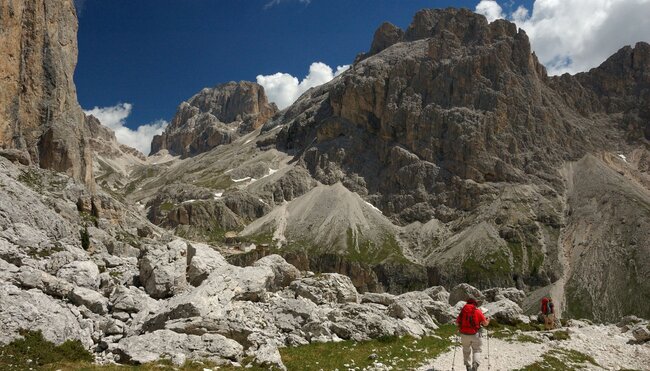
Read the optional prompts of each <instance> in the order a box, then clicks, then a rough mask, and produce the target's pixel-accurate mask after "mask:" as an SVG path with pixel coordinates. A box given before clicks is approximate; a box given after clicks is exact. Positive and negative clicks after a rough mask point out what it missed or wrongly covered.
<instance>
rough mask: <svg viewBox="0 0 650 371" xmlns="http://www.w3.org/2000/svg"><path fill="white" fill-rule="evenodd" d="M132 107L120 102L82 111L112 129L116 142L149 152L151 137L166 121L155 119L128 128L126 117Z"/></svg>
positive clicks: (160, 131) (161, 130)
mask: <svg viewBox="0 0 650 371" xmlns="http://www.w3.org/2000/svg"><path fill="white" fill-rule="evenodd" d="M132 109H133V105H132V104H130V103H121V104H117V105H115V106H112V107H103V108H100V107H95V108H93V109H91V110H87V111H84V113H85V114H86V115H93V116H95V117H96V118H97V119H98V120H99V122H101V123H102V125H104V126H106V127H108V128H110V129H111V130H113V131H114V132H115V137H116V138H117V141H118V142H120V143H122V144H126V145H127V146H130V147H133V148H135V149H137V150H138V151H140V152H142V153H144V154H149V152H151V139H153V136H154V135H158V134H161V133H162V132H163V130H165V127H167V124H168V123H167V121H165V120H157V121H154V122H152V123H150V124H146V125H140V126H138V128H137V129H135V130H133V129H130V128H128V127H126V119H127V117H129V115H130V114H131V110H132Z"/></svg>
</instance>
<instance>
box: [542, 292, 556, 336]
mask: <svg viewBox="0 0 650 371" xmlns="http://www.w3.org/2000/svg"><path fill="white" fill-rule="evenodd" d="M542 318H543V319H544V329H545V330H553V329H554V328H555V305H553V298H547V297H544V298H542Z"/></svg>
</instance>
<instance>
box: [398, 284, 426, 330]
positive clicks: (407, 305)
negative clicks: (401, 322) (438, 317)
mask: <svg viewBox="0 0 650 371" xmlns="http://www.w3.org/2000/svg"><path fill="white" fill-rule="evenodd" d="M434 303H435V302H434V301H433V299H431V297H430V296H429V295H427V294H425V293H423V292H419V291H414V292H407V293H405V294H402V295H399V296H398V297H396V298H395V302H394V303H393V304H391V305H390V306H389V307H388V315H390V316H392V317H395V318H399V319H412V320H414V321H416V322H417V323H419V324H422V325H423V326H425V327H426V328H429V329H437V328H438V326H437V325H436V322H435V320H434V319H433V318H432V317H431V315H430V314H429V311H428V308H429V307H432V306H433V305H434Z"/></svg>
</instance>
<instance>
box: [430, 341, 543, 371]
mask: <svg viewBox="0 0 650 371" xmlns="http://www.w3.org/2000/svg"><path fill="white" fill-rule="evenodd" d="M549 349H550V347H549V346H548V345H547V344H533V343H509V342H507V341H504V340H500V339H490V370H491V371H497V370H499V371H500V370H514V369H519V368H523V367H526V366H527V365H529V364H531V363H535V362H536V361H538V360H540V359H541V356H542V354H544V353H546V352H547V351H548V350H549ZM453 359H454V351H453V349H452V350H450V351H448V352H447V353H443V354H441V355H440V356H438V358H436V359H434V360H433V361H432V362H431V363H429V364H427V365H426V366H423V367H420V368H419V369H418V371H442V370H444V371H449V370H451V369H452V360H453ZM454 366H455V367H454V369H455V370H459V371H464V370H465V365H464V364H463V352H462V349H461V347H460V346H459V347H457V348H456V360H455V363H454ZM480 369H482V370H487V369H488V349H487V341H485V340H484V341H483V361H482V363H481V367H480Z"/></svg>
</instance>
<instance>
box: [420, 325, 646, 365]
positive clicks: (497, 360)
mask: <svg viewBox="0 0 650 371" xmlns="http://www.w3.org/2000/svg"><path fill="white" fill-rule="evenodd" d="M564 330H566V331H568V333H569V334H570V339H569V340H563V341H550V340H548V339H547V338H545V337H544V336H543V334H541V333H529V334H530V335H531V336H534V337H537V338H538V339H539V340H540V341H542V342H541V343H530V342H517V341H511V342H509V341H505V340H501V339H490V351H489V353H490V368H489V369H490V371H505V370H517V369H521V368H524V367H526V366H528V365H531V364H533V363H535V362H538V361H540V360H541V359H542V355H544V354H546V353H549V352H554V351H568V350H574V351H578V352H580V353H583V354H585V355H588V356H590V357H592V358H593V359H594V361H595V362H596V364H597V365H592V364H590V363H586V364H581V365H576V368H578V367H580V369H582V370H621V369H628V370H648V365H649V364H650V343H646V344H628V343H627V342H628V341H629V340H630V339H631V335H630V334H627V333H621V330H620V329H619V328H618V327H616V326H615V325H590V326H584V327H577V326H574V327H569V328H565V329H564ZM453 359H454V350H453V348H452V349H450V350H449V351H447V352H446V353H443V354H441V355H440V356H438V357H437V358H435V359H432V360H430V362H429V363H428V364H426V365H424V366H422V367H420V368H418V369H417V370H418V371H442V370H445V371H449V370H451V369H452V360H453ZM455 359H456V362H455V364H454V365H455V367H454V369H455V370H459V371H464V370H465V366H464V365H463V355H462V351H461V348H460V347H457V348H456V358H455ZM480 370H488V347H487V341H485V340H484V341H483V362H482V363H481V367H480Z"/></svg>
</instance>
